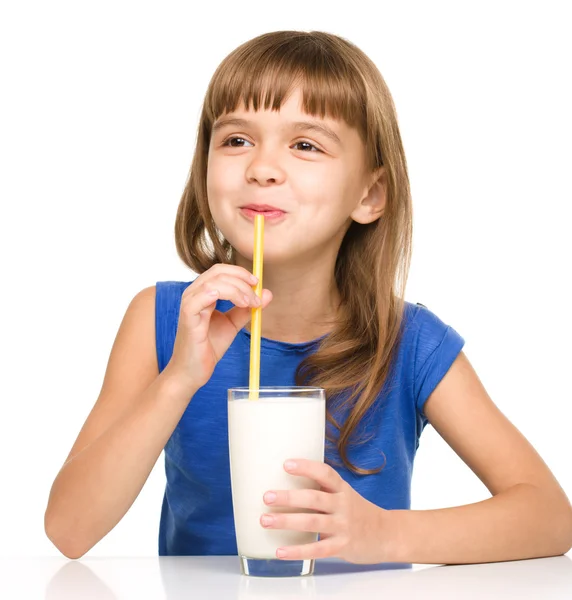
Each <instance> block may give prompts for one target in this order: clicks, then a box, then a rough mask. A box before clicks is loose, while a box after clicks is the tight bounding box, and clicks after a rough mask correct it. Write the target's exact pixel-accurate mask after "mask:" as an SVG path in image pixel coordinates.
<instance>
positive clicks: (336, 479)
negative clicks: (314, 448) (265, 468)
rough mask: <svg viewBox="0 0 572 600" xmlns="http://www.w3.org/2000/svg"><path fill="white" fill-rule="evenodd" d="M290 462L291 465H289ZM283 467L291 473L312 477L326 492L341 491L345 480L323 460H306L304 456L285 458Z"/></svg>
mask: <svg viewBox="0 0 572 600" xmlns="http://www.w3.org/2000/svg"><path fill="white" fill-rule="evenodd" d="M290 464H292V465H293V466H289V465H290ZM284 469H285V470H286V471H288V473H290V474H291V475H299V476H303V477H309V478H310V479H313V480H314V481H316V482H317V483H319V484H320V487H321V488H322V489H323V490H324V491H326V492H341V491H342V490H343V489H344V485H345V481H344V480H343V479H342V477H341V475H340V474H339V473H338V472H337V471H336V470H335V469H333V468H332V467H331V466H330V465H328V464H326V463H324V462H320V461H317V460H308V459H306V458H295V459H292V460H287V461H286V462H285V463H284Z"/></svg>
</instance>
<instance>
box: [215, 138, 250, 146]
mask: <svg viewBox="0 0 572 600" xmlns="http://www.w3.org/2000/svg"><path fill="white" fill-rule="evenodd" d="M235 140H237V141H239V142H246V141H247V140H245V139H244V138H241V137H229V138H228V139H227V140H225V141H224V142H223V144H222V145H223V146H230V147H231V148H243V146H241V145H239V146H236V145H234V144H231V143H230V142H233V141H235ZM247 143H249V142H247Z"/></svg>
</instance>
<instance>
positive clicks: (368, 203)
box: [350, 167, 387, 225]
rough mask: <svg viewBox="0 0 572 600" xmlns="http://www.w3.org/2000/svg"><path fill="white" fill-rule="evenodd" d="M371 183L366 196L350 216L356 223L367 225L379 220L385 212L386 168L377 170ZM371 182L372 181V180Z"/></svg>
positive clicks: (365, 191)
mask: <svg viewBox="0 0 572 600" xmlns="http://www.w3.org/2000/svg"><path fill="white" fill-rule="evenodd" d="M372 179H373V183H370V184H369V185H368V186H367V187H366V189H365V190H364V194H363V196H362V198H361V200H360V201H359V204H358V205H357V206H356V208H355V209H354V211H353V212H352V214H351V215H350V216H351V218H352V219H353V220H354V221H357V222H358V223H362V224H364V225H365V224H367V223H372V222H373V221H375V220H376V219H379V217H381V215H382V214H383V211H384V210H385V201H386V199H387V174H386V172H385V167H380V168H379V169H377V170H376V171H375V173H374V175H373V176H372ZM370 181H371V180H370Z"/></svg>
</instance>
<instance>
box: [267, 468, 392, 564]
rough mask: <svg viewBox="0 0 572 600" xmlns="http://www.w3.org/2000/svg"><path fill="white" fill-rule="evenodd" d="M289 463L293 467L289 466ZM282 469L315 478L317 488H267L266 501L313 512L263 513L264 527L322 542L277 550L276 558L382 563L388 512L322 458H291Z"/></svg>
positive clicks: (275, 504)
mask: <svg viewBox="0 0 572 600" xmlns="http://www.w3.org/2000/svg"><path fill="white" fill-rule="evenodd" d="M290 462H293V463H294V464H295V465H296V466H295V467H294V468H289V467H288V465H289V463H290ZM284 468H285V470H286V471H287V472H288V473H290V474H291V475H298V476H303V477H308V478H310V479H313V480H314V481H316V482H317V483H318V484H319V485H320V486H321V489H320V490H308V489H304V490H273V491H268V492H266V493H265V494H264V502H265V504H267V505H269V506H272V507H277V506H280V507H288V506H291V507H296V508H302V509H307V510H315V511H317V514H316V513H272V514H264V515H262V517H261V519H260V523H261V525H262V526H263V527H265V528H267V529H293V530H296V531H312V532H315V533H319V534H320V541H318V542H315V543H312V544H304V545H302V546H288V547H285V548H278V550H277V552H276V556H277V558H282V559H286V560H306V559H311V558H325V557H337V558H342V559H344V560H346V561H348V562H351V563H360V564H374V563H379V562H384V560H385V547H386V544H387V542H388V540H387V539H384V537H385V536H384V523H385V519H386V516H387V515H388V514H389V513H390V512H391V511H388V510H385V509H383V508H381V507H379V506H377V505H376V504H373V503H372V502H369V500H366V499H365V498H363V496H360V494H358V492H356V491H355V490H354V489H353V488H352V487H351V485H349V484H348V483H347V482H346V481H344V480H343V479H342V477H341V476H340V475H339V474H338V473H337V472H336V471H335V470H334V469H333V468H332V467H330V466H329V465H327V464H325V463H323V462H318V461H312V460H306V459H295V460H293V461H286V463H284ZM273 494H274V498H273Z"/></svg>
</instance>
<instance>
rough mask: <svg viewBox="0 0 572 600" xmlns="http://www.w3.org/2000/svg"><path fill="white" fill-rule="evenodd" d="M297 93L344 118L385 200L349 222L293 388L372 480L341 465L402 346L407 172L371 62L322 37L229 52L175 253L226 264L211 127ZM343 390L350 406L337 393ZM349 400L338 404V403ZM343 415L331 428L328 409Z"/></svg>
mask: <svg viewBox="0 0 572 600" xmlns="http://www.w3.org/2000/svg"><path fill="white" fill-rule="evenodd" d="M294 86H300V89H301V92H302V103H303V110H304V111H305V112H306V113H308V114H310V115H312V116H320V117H321V118H324V117H325V116H329V117H332V118H334V119H343V120H345V122H346V123H347V124H348V125H349V126H351V127H354V128H356V129H357V131H358V133H359V134H360V136H361V139H362V141H363V142H364V145H365V149H366V160H367V163H368V164H367V165H366V166H367V168H368V169H369V171H370V172H371V173H374V171H375V170H376V169H378V168H379V167H381V166H384V168H385V172H386V174H387V180H386V181H387V195H386V204H385V209H384V212H383V215H382V217H381V218H378V219H377V220H376V221H374V222H372V223H368V224H360V223H357V222H355V221H352V223H351V225H350V226H349V229H348V230H347V232H346V234H345V237H344V239H343V241H342V243H341V246H340V249H339V252H338V256H337V259H336V264H335V280H336V283H337V286H338V290H339V294H340V298H341V304H340V307H339V315H338V317H337V319H336V320H335V322H334V328H333V330H332V331H331V333H330V334H329V335H327V336H325V337H324V338H323V339H322V340H321V341H320V343H319V346H318V348H317V350H316V351H315V352H314V353H313V354H310V355H309V356H307V357H306V358H304V359H303V360H302V361H301V363H300V364H299V365H298V368H297V370H296V375H295V380H296V385H313V386H319V387H323V388H324V389H325V390H326V398H327V420H328V423H329V424H331V426H332V427H333V428H334V430H335V431H337V434H336V436H335V437H332V436H330V435H329V434H327V435H326V438H327V441H328V442H329V443H332V444H335V447H336V448H337V451H338V453H339V456H340V457H341V459H342V461H343V463H344V464H345V465H346V467H347V468H348V469H350V470H351V471H353V472H354V473H355V474H361V475H368V474H372V473H378V472H380V471H381V469H383V467H384V466H385V462H384V464H383V465H382V466H381V467H379V468H376V469H362V468H359V467H356V466H354V465H353V464H352V463H351V462H350V461H349V459H348V454H347V449H348V444H349V443H350V441H353V440H352V435H353V434H354V433H355V430H356V427H357V426H358V424H359V423H360V421H361V420H362V418H363V417H364V415H366V413H367V411H368V409H369V408H370V407H371V406H372V404H373V403H374V402H375V400H376V398H377V396H378V395H379V394H380V392H381V390H382V389H383V385H384V383H385V382H386V380H387V378H388V377H389V374H390V370H391V363H392V360H393V358H394V357H395V354H396V351H397V346H398V343H399V341H400V339H401V338H400V335H401V325H402V321H403V314H404V308H405V300H404V295H405V286H406V282H407V277H408V273H409V266H410V260H411V244H412V241H411V240H412V206H411V204H412V203H411V192H410V184H409V177H408V173H407V163H406V159H405V153H404V150H403V144H402V140H401V135H400V132H399V128H398V124H397V115H396V111H395V106H394V103H393V99H392V97H391V94H390V92H389V89H388V88H387V85H386V83H385V81H384V79H383V77H382V76H381V74H380V72H379V70H378V69H377V67H376V66H375V65H374V63H373V62H372V61H371V60H370V59H369V58H368V57H367V56H366V55H365V54H364V52H363V51H362V50H360V49H359V48H358V47H357V46H355V45H354V44H352V43H351V42H349V41H347V40H345V39H344V38H341V37H339V36H336V35H333V34H330V33H325V32H320V31H312V32H303V31H276V32H271V33H266V34H264V35H260V36H258V37H256V38H254V39H252V40H250V41H248V42H246V43H244V44H242V45H240V46H239V47H238V48H236V49H235V50H234V51H233V52H231V53H230V54H229V55H228V56H227V57H226V58H225V59H224V60H223V61H222V62H221V64H220V65H219V66H218V68H217V69H216V71H215V73H214V75H213V76H212V79H211V81H210V83H209V86H208V89H207V92H206V95H205V99H204V103H203V106H202V112H201V117H200V122H199V126H198V132H197V140H196V149H195V153H194V156H193V161H192V165H191V169H190V172H189V176H188V179H187V182H186V184H185V189H184V191H183V195H182V197H181V201H180V204H179V207H178V210H177V217H176V222H175V243H176V248H177V253H178V254H179V257H180V258H181V259H182V261H183V262H184V263H185V264H186V265H187V266H189V267H190V268H191V269H192V270H193V271H195V272H196V273H199V274H200V273H204V272H205V271H207V270H208V269H209V268H211V267H212V266H213V265H214V264H216V263H227V264H235V259H234V256H235V255H234V249H233V247H232V246H231V244H230V243H229V242H228V240H226V239H225V238H224V236H223V235H222V234H221V233H220V231H219V230H218V228H217V226H216V224H215V223H214V221H213V218H212V215H211V213H210V211H209V208H208V202H207V191H206V177H207V159H208V152H209V144H210V138H211V131H212V125H213V123H214V122H215V121H216V119H217V118H218V117H219V116H220V115H222V114H224V113H227V112H232V111H234V110H235V109H236V108H237V107H238V106H239V105H240V104H241V102H242V103H244V106H246V107H250V106H252V108H253V109H254V110H255V111H256V110H259V109H261V108H262V107H263V108H264V109H266V110H268V109H269V108H270V107H271V108H272V110H279V108H280V107H281V105H282V102H283V101H284V100H285V98H286V97H287V95H288V93H289V91H290V90H291V89H292V88H293V87H294ZM348 390H350V391H351V393H350V394H349V396H348V395H347V394H345V395H344V392H347V391H348ZM346 396H347V397H346ZM336 399H337V400H340V402H339V405H338V407H339V408H342V409H343V408H345V409H346V412H347V418H346V419H345V421H344V423H343V424H341V425H340V424H339V423H338V422H337V421H336V419H335V418H334V415H333V414H332V410H331V408H332V406H333V405H334V402H335V401H336Z"/></svg>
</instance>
